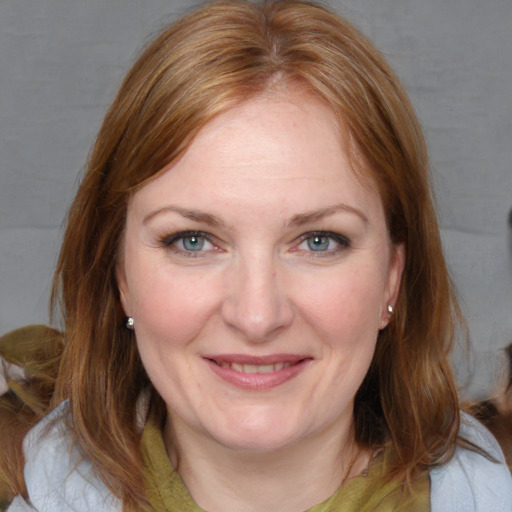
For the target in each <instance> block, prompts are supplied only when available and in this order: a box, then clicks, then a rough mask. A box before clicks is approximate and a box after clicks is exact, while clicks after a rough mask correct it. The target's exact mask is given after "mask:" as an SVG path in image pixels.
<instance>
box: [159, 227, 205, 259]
mask: <svg viewBox="0 0 512 512" xmlns="http://www.w3.org/2000/svg"><path fill="white" fill-rule="evenodd" d="M161 244H162V245H163V246H164V247H166V248H170V249H173V250H174V252H176V253H181V254H183V255H188V256H192V255H196V254H197V255H198V256H199V255H200V254H201V253H204V252H207V251H212V250H214V249H215V246H214V244H213V243H212V242H211V241H210V240H209V237H208V235H207V234H206V233H202V232H200V231H181V232H179V233H175V234H173V235H168V236H166V237H164V238H162V239H161Z"/></svg>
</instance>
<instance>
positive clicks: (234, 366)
mask: <svg viewBox="0 0 512 512" xmlns="http://www.w3.org/2000/svg"><path fill="white" fill-rule="evenodd" d="M231 368H232V369H233V370H235V372H243V371H244V365H243V364H238V363H231Z"/></svg>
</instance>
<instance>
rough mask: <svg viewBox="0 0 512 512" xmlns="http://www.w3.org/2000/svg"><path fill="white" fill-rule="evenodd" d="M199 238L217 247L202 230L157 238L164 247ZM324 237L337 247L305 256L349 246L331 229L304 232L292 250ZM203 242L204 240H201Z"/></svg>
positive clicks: (200, 253) (193, 254) (191, 255)
mask: <svg viewBox="0 0 512 512" xmlns="http://www.w3.org/2000/svg"><path fill="white" fill-rule="evenodd" d="M194 237H196V238H201V239H202V240H203V241H205V242H208V243H210V244H211V245H213V246H214V247H217V246H216V244H215V243H214V241H213V237H212V236H211V235H209V234H208V233H205V232H203V231H194V230H191V231H180V232H178V233H173V234H170V235H166V236H164V237H162V238H161V239H160V240H159V243H160V245H162V246H163V247H166V248H172V246H173V245H174V244H175V243H176V242H179V241H180V240H185V239H187V238H189V239H190V238H194ZM315 237H316V238H326V239H328V240H332V241H334V242H335V243H336V244H337V247H335V248H334V249H327V250H325V251H314V250H312V249H305V250H304V251H305V253H306V254H307V257H309V258H322V257H329V256H333V255H336V254H338V253H340V252H342V251H343V250H345V249H348V248H350V247H351V242H350V240H349V239H348V238H347V237H345V236H343V235H339V234H337V233H333V232H331V231H310V232H308V233H304V234H303V235H301V236H300V237H299V238H298V243H297V244H296V245H295V246H294V248H293V249H292V251H294V252H295V251H300V250H303V249H300V248H299V247H300V246H301V245H302V244H303V243H304V242H306V241H308V240H312V239H314V238H315ZM203 243H204V242H203ZM174 250H175V252H176V253H178V254H180V255H184V256H186V257H189V258H198V257H202V256H204V255H205V254H204V253H205V252H207V251H203V250H198V251H193V250H187V249H185V248H177V247H176V248H174Z"/></svg>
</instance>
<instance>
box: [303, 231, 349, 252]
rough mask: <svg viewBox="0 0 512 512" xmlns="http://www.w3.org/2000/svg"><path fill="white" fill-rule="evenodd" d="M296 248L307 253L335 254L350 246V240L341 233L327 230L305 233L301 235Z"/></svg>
mask: <svg viewBox="0 0 512 512" xmlns="http://www.w3.org/2000/svg"><path fill="white" fill-rule="evenodd" d="M301 240H302V241H301V242H300V244H299V245H298V249H301V250H303V251H306V252H307V253H310V254H312V253H317V254H318V255H319V256H320V255H326V256H327V255H331V256H332V255H336V254H338V253H339V252H341V251H343V250H344V249H347V248H348V247H350V240H349V239H348V238H346V237H344V236H343V235H339V234H337V233H331V232H328V231H318V232H313V233H305V234H304V235H302V236H301Z"/></svg>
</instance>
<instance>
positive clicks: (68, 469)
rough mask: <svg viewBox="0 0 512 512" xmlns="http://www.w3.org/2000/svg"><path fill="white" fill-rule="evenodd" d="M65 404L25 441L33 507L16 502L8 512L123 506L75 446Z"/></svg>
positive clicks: (97, 510) (86, 511) (92, 511)
mask: <svg viewBox="0 0 512 512" xmlns="http://www.w3.org/2000/svg"><path fill="white" fill-rule="evenodd" d="M68 409H69V406H68V403H67V402H64V403H62V404H61V405H59V406H58V407H57V408H56V409H55V410H53V411H52V412H51V413H50V414H49V415H48V416H47V417H45V418H44V419H43V420H42V421H41V422H39V423H38V424H37V425H36V426H35V427H34V428H33V429H32V430H31V431H30V432H29V433H28V434H27V436H26V437H25V439H24V441H23V453H24V455H25V461H26V462H25V470H24V475H25V483H26V485H27V490H28V495H29V498H30V502H31V506H30V505H28V504H26V503H25V502H24V501H23V500H22V499H21V498H20V497H18V498H16V499H15V500H14V501H13V502H12V504H11V506H10V507H9V509H8V511H9V512H18V511H19V512H22V511H31V510H37V511H38V512H50V511H51V512H54V511H56V510H59V511H61V512H68V511H69V512H71V511H75V510H80V511H83V512H107V511H109V512H110V511H113V512H115V511H117V510H121V504H120V502H119V500H117V499H116V498H115V497H114V496H112V494H111V493H110V492H109V490H108V489H107V488H106V487H105V485H104V484H103V482H102V481H101V480H100V479H99V478H98V477H97V476H96V475H95V472H94V468H93V466H92V464H91V463H90V462H89V461H88V460H87V459H85V458H84V457H83V456H82V454H81V453H80V450H79V449H78V447H77V446H76V445H75V444H74V443H73V442H72V439H71V436H70V435H69V432H68V429H67V427H66V421H65V420H66V417H67V415H68Z"/></svg>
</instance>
